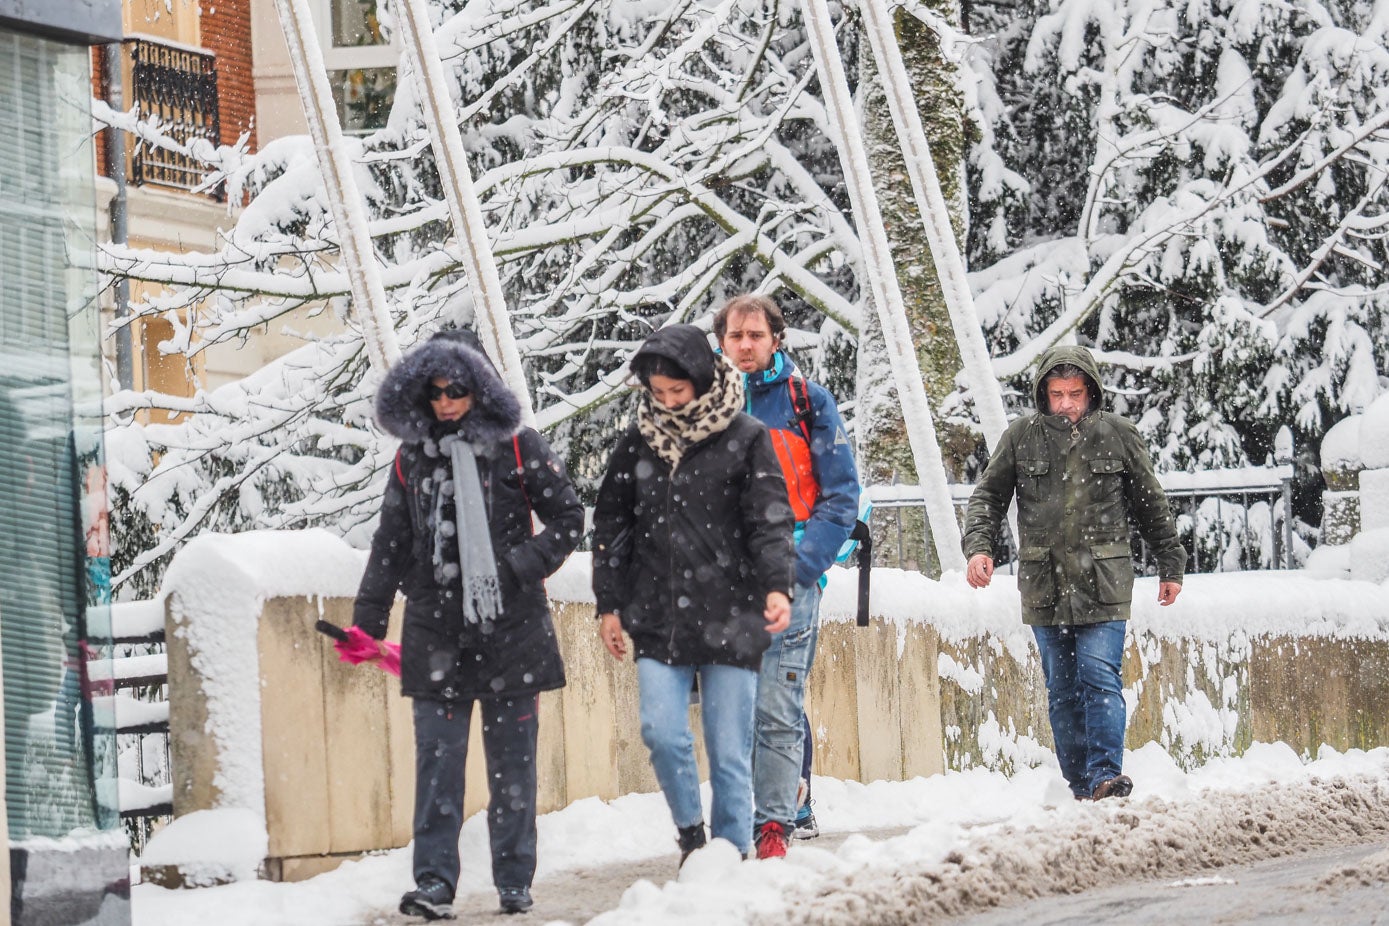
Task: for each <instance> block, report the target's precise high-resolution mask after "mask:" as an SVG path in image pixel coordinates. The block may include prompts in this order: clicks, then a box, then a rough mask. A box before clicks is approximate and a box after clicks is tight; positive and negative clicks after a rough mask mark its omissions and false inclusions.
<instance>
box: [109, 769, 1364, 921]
mask: <svg viewBox="0 0 1389 926" xmlns="http://www.w3.org/2000/svg"><path fill="white" fill-rule="evenodd" d="M1125 770H1126V771H1127V772H1128V773H1129V774H1131V775H1132V776H1133V778H1134V781H1135V783H1136V786H1137V787H1136V791H1135V796H1134V797H1133V798H1129V799H1127V800H1124V801H1112V802H1102V803H1098V804H1085V803H1077V802H1075V801H1073V800H1071V799H1070V797H1069V792H1068V791H1066V789H1065V788H1064V786H1063V785H1062V783H1061V781H1060V777H1059V775H1058V773H1057V772H1056V770H1055V768H1054V767H1050V768H1038V769H1024V770H1022V771H1020V772H1018V773H1016V774H1014V775H1012V776H1011V777H1009V776H1005V775H1003V774H1002V773H999V772H990V771H986V770H982V769H976V770H971V771H967V772H952V773H950V774H947V775H941V776H935V777H933V778H929V779H914V780H912V781H907V782H874V783H872V784H868V785H864V784H860V783H858V782H846V781H835V780H832V779H817V780H816V801H817V803H816V813H817V816H818V817H819V819H820V822H821V826H822V827H823V829H824V830H825V832H826V836H825V837H822V838H821V839H820V840H816V841H814V842H810V843H798V844H797V845H796V846H795V847H794V848H793V850H792V854H791V856H790V857H789V858H788V859H786V860H785V861H772V862H742V861H739V860H738V858H737V854H736V852H734V850H733V849H732V847H731V846H728V845H727V844H725V843H715V844H713V845H712V846H711V847H710V848H708V849H705V850H703V851H701V852H699V853H696V854H695V855H694V856H693V857H692V858H691V859H690V862H689V863H688V864H687V865H686V866H685V869H684V871H683V872H682V873H681V876H680V880H678V881H675V880H672V878H673V877H674V867H675V862H676V860H677V859H676V855H675V852H674V850H673V847H672V840H673V838H674V835H673V830H672V828H671V824H670V818H669V814H668V813H667V811H666V809H665V805H664V804H663V803H662V801H661V798H660V796H659V795H655V794H635V795H627V796H625V797H622V798H619V799H617V800H614V801H611V802H608V803H604V802H602V801H599V800H597V799H588V800H583V801H578V802H576V803H575V804H572V805H570V806H569V807H567V808H565V809H564V810H561V811H558V812H556V813H552V814H547V815H546V816H544V817H542V818H541V821H540V849H539V856H540V870H539V872H538V877H537V883H536V892H535V893H536V900H537V906H536V909H535V911H534V912H533V913H532V914H531V915H530V917H529V918H528V920H529V921H530V922H533V923H550V922H555V921H557V920H556V918H557V917H566V918H567V917H574V919H568V920H567V921H568V922H579V921H580V920H581V919H582V917H584V916H587V915H588V914H589V913H590V912H591V911H594V910H599V909H602V910H606V912H604V913H602V914H601V915H599V916H598V917H597V918H596V919H595V922H596V923H597V924H600V926H616V924H642V926H646V924H652V923H661V924H663V926H664V924H682V923H685V924H690V926H694V924H699V926H705V924H710V923H759V922H765V923H773V922H775V923H777V924H786V923H822V924H840V923H851V922H852V923H855V924H858V923H863V922H873V923H917V922H922V921H927V920H934V921H939V920H940V919H943V918H945V917H947V916H960V915H967V914H974V913H983V912H987V911H988V910H989V909H990V908H991V906H992V905H993V904H997V903H1009V904H1012V903H1021V902H1025V901H1027V900H1028V898H1037V897H1040V898H1043V899H1042V900H1040V901H1039V903H1040V905H1041V908H1043V909H1045V908H1046V903H1047V899H1046V895H1047V894H1048V893H1049V892H1054V891H1072V892H1077V891H1085V890H1088V889H1091V888H1098V887H1108V886H1111V885H1113V884H1114V883H1115V881H1116V879H1118V878H1126V879H1129V880H1130V881H1134V882H1137V881H1142V880H1145V879H1147V880H1150V881H1167V882H1170V881H1175V880H1179V879H1182V878H1187V877H1192V876H1193V875H1195V874H1196V873H1198V872H1200V873H1204V874H1206V875H1216V876H1218V875H1219V872H1218V871H1211V870H1209V869H1212V868H1214V867H1216V866H1222V865H1231V864H1239V863H1241V862H1247V863H1254V862H1258V861H1259V860H1262V859H1272V858H1279V857H1283V856H1288V855H1291V854H1294V853H1298V852H1303V851H1305V850H1307V849H1312V848H1316V847H1318V846H1322V847H1335V846H1354V845H1360V844H1364V843H1367V842H1371V841H1374V840H1376V839H1389V749H1376V750H1373V751H1371V752H1369V753H1365V752H1356V751H1352V752H1349V753H1346V754H1344V755H1341V754H1336V753H1333V752H1331V751H1329V750H1326V751H1324V754H1323V755H1322V756H1321V757H1319V758H1318V759H1317V760H1315V761H1312V762H1310V763H1305V764H1304V763H1303V762H1302V761H1301V760H1300V759H1299V758H1298V756H1297V755H1296V754H1295V753H1293V751H1292V750H1291V749H1289V748H1288V747H1286V746H1282V745H1256V746H1254V747H1253V748H1251V749H1250V750H1249V751H1248V753H1247V754H1246V755H1245V756H1244V757H1242V758H1239V759H1216V760H1212V761H1211V762H1209V763H1208V764H1207V765H1205V766H1203V767H1201V768H1198V769H1196V770H1194V771H1192V772H1190V773H1187V772H1183V771H1182V770H1181V769H1179V768H1178V767H1177V766H1176V765H1175V764H1174V763H1173V762H1172V760H1171V759H1170V758H1169V757H1168V756H1167V754H1166V753H1165V752H1163V751H1162V749H1161V748H1159V747H1157V746H1156V745H1149V746H1147V747H1144V748H1143V749H1140V750H1138V751H1137V752H1134V753H1130V754H1129V756H1128V758H1127V762H1126V767H1125ZM1327 782H1336V783H1335V784H1334V785H1328V784H1327ZM881 830H896V831H897V832H898V833H899V835H892V836H886V837H884V836H882V834H881V833H875V834H874V837H873V838H870V836H869V835H866V834H867V833H869V832H871V831H881ZM831 834H840V835H843V836H844V838H843V840H842V843H840V844H839V845H838V846H835V845H834V842H835V841H836V840H835V839H832V838H831ZM461 843H462V852H463V858H464V873H463V883H462V884H461V885H460V898H459V905H458V911H459V914H460V915H461V916H466V917H467V918H466V919H464V920H462V921H463V922H492V923H496V922H499V921H498V920H496V919H495V917H494V913H493V911H494V910H495V902H496V898H495V894H494V893H493V892H492V889H491V883H490V874H489V871H488V868H489V866H488V862H487V849H486V833H485V825H484V820H483V817H482V816H481V815H477V816H474V817H472V818H470V819H469V820H468V821H467V823H466V824H465V826H464V831H463V838H462V840H461ZM589 882H595V883H589ZM596 882H601V883H596ZM575 885H581V886H580V887H576V886H575ZM409 886H410V857H409V852H408V851H407V850H396V851H393V852H388V853H384V854H382V855H378V856H373V857H369V858H366V859H363V860H361V861H358V862H351V863H347V864H345V865H343V866H342V867H341V868H339V869H338V870H336V871H333V872H329V873H327V874H324V875H320V876H319V877H317V878H314V879H312V880H310V881H306V882H302V883H299V884H273V883H268V882H243V883H239V884H232V885H227V886H224V887H218V888H210V889H203V890H196V891H169V890H165V889H162V888H157V887H153V886H150V885H139V886H137V887H136V888H135V890H134V912H135V915H134V922H135V926H187V924H189V923H198V924H199V926H242V924H244V926H252V924H255V926H278V924H284V926H290V924H293V926H368V924H370V926H387V924H395V923H398V922H405V920H404V918H401V917H399V916H398V914H396V913H395V912H394V911H395V905H396V903H397V901H398V900H399V897H400V894H401V892H402V891H404V890H405V889H407V888H408V887H409ZM581 895H583V896H581ZM870 911H871V913H870ZM558 921H566V920H558Z"/></svg>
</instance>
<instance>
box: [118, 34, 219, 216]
mask: <svg viewBox="0 0 1389 926" xmlns="http://www.w3.org/2000/svg"><path fill="white" fill-rule="evenodd" d="M126 45H127V46H128V47H129V48H130V60H131V79H130V87H131V96H132V99H133V100H134V101H135V105H136V107H137V112H138V115H139V117H140V118H141V119H149V118H151V117H155V118H157V119H158V121H159V127H160V131H161V133H163V134H164V135H167V136H169V137H171V138H174V139H175V140H177V141H178V142H179V143H181V144H184V145H186V144H188V143H189V142H190V141H193V140H194V139H196V138H205V139H207V140H208V141H209V142H211V143H212V144H214V145H216V144H218V142H219V141H220V138H221V121H220V119H219V118H218V113H217V68H216V59H215V56H214V55H213V54H212V53H211V52H205V51H200V50H198V49H194V48H188V47H185V46H179V45H170V44H165V43H163V42H160V41H157V40H153V39H147V38H138V39H128V40H127V41H126ZM205 175H206V168H205V167H204V166H203V165H201V164H200V163H198V162H197V161H195V160H194V159H192V158H190V157H187V156H186V155H183V154H179V153H178V152H175V151H170V150H168V149H167V148H161V147H159V146H157V145H152V144H150V143H149V142H148V141H146V140H144V139H138V140H137V141H136V143H135V151H134V153H133V155H132V158H131V165H130V181H131V182H132V183H134V184H137V185H138V184H144V183H149V184H157V185H158V186H166V187H174V188H176V189H180V190H193V189H196V188H198V187H199V186H201V185H202V182H203V178H204V176H205ZM208 192H209V193H211V194H212V195H218V192H217V191H208Z"/></svg>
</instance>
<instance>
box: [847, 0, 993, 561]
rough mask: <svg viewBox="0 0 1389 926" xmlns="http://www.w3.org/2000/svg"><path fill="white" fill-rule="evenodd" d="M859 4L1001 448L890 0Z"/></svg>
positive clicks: (977, 397) (985, 356)
mask: <svg viewBox="0 0 1389 926" xmlns="http://www.w3.org/2000/svg"><path fill="white" fill-rule="evenodd" d="M859 9H860V10H861V11H862V12H863V20H864V24H865V25H866V26H867V31H868V43H869V45H870V46H871V47H872V49H873V58H874V60H876V61H877V64H878V75H879V77H881V79H882V82H883V89H884V90H885V91H886V96H887V105H888V109H889V110H891V112H892V125H893V128H894V129H896V131H897V141H898V144H900V145H901V146H902V158H903V160H904V161H906V164H907V175H908V176H909V177H910V178H911V181H912V191H913V192H914V193H915V194H916V208H917V211H918V212H920V213H921V220H922V222H923V224H924V225H925V228H926V241H927V243H928V244H929V245H930V247H931V257H932V258H933V259H934V260H935V264H936V278H937V279H939V280H940V287H941V294H942V295H943V296H944V297H945V306H946V309H947V310H948V311H949V312H950V326H951V327H952V328H954V329H955V342H956V343H957V344H959V346H960V358H961V360H962V361H963V363H964V368H965V376H966V377H967V378H968V380H969V385H970V390H971V391H972V392H973V393H974V407H975V409H976V410H977V411H978V413H979V425H980V428H981V429H982V430H983V432H984V442H985V443H986V444H987V445H988V448H989V453H993V452H994V451H995V450H997V449H998V441H999V438H1001V437H1003V432H1004V431H1006V430H1008V413H1007V411H1006V410H1005V409H1004V407H1003V391H1002V390H1001V389H999V388H998V377H997V376H996V375H995V373H994V369H993V358H992V357H990V356H989V345H988V344H987V343H986V342H985V340H984V329H983V326H981V325H980V324H979V313H978V312H976V311H975V310H974V294H973V293H972V292H971V291H970V288H969V277H968V275H967V270H966V267H965V258H964V255H962V254H961V253H960V246H959V243H958V242H956V240H955V229H954V228H953V227H951V225H950V207H949V206H947V205H946V202H945V194H944V193H942V192H941V188H940V178H939V177H937V176H936V160H935V158H934V157H933V156H932V155H931V145H930V143H929V141H928V140H927V138H926V127H925V126H923V125H922V124H921V113H920V111H918V110H917V108H916V98H915V96H914V95H913V94H912V87H911V79H910V78H909V77H908V76H907V67H906V65H905V64H904V63H903V61H902V52H901V46H900V45H899V44H898V42H897V30H896V29H894V28H893V24H892V11H891V9H890V8H889V4H888V0H862V2H860V4H859ZM1008 527H1009V529H1010V530H1011V531H1012V532H1013V536H1014V537H1018V536H1019V534H1018V505H1017V501H1016V499H1015V500H1014V501H1013V502H1012V504H1010V505H1009V506H1008Z"/></svg>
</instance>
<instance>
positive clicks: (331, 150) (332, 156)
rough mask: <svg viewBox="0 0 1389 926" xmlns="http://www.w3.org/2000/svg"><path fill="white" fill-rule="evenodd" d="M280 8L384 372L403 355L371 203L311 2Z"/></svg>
mask: <svg viewBox="0 0 1389 926" xmlns="http://www.w3.org/2000/svg"><path fill="white" fill-rule="evenodd" d="M275 7H276V10H277V11H278V12H279V15H280V27H281V28H282V29H283V30H284V33H285V44H286V45H288V46H289V60H290V64H291V65H292V66H293V68H294V82H295V83H296V84H298V86H299V99H300V101H301V102H302V103H303V104H304V117H305V119H306V121H307V122H308V124H309V136H310V137H311V138H312V139H313V144H314V150H315V151H316V152H317V153H318V163H319V167H320V169H321V170H322V172H323V184H324V186H325V187H326V188H327V193H328V205H329V208H330V209H331V210H332V213H333V225H334V226H335V227H336V228H337V232H338V248H339V250H340V251H341V254H342V262H343V266H344V269H345V270H346V272H347V279H348V285H349V287H350V289H351V292H352V307H353V309H355V311H356V315H357V320H358V323H359V324H360V325H361V326H362V338H363V340H364V341H365V343H366V347H367V356H368V357H369V358H370V360H371V365H372V366H373V367H374V368H375V369H376V370H377V371H378V372H379V373H385V372H386V370H388V369H390V367H391V365H392V364H394V363H395V362H396V361H397V360H399V359H400V345H399V344H398V343H397V341H396V337H395V328H394V327H393V326H392V325H391V316H390V313H389V312H388V311H387V309H386V288H385V286H383V285H382V283H381V268H380V266H379V265H378V264H377V262H376V252H375V251H374V250H373V249H372V246H371V236H370V235H369V234H368V233H367V214H366V205H365V203H364V201H363V200H362V194H361V191H360V190H359V189H358V188H357V179H356V177H355V176H354V175H353V173H352V170H353V167H352V159H351V158H350V157H348V155H347V146H346V144H345V143H344V140H343V135H342V126H341V125H340V124H339V122H338V111H337V108H336V106H334V104H333V93H332V90H331V89H330V88H329V86H328V74H327V71H326V70H325V69H324V66H323V52H322V50H321V49H320V48H319V47H318V35H317V33H315V31H314V24H313V19H312V17H311V16H310V15H309V7H308V0H275Z"/></svg>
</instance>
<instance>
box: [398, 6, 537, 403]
mask: <svg viewBox="0 0 1389 926" xmlns="http://www.w3.org/2000/svg"><path fill="white" fill-rule="evenodd" d="M396 9H397V10H398V11H399V14H400V23H401V26H402V29H401V33H402V37H403V38H404V41H405V47H406V48H408V49H409V50H410V53H411V56H412V57H413V58H414V61H415V68H414V71H415V77H416V82H417V84H418V87H419V96H420V108H421V110H423V113H424V121H425V125H426V127H428V129H429V135H430V138H431V139H432V141H433V147H434V161H435V163H436V164H437V166H438V169H439V180H440V181H441V183H442V185H443V188H444V199H445V200H446V201H447V202H448V207H449V218H450V219H451V220H452V223H453V232H454V236H455V237H456V239H457V241H458V245H459V248H460V249H461V250H462V252H463V259H464V264H465V271H466V273H467V274H468V285H469V287H470V288H471V289H472V293H473V306H474V308H475V310H476V311H475V317H476V320H477V328H478V338H479V339H480V340H481V341H482V345H483V347H484V348H485V349H486V350H487V352H488V353H489V354H490V355H491V356H492V359H493V360H495V361H496V362H497V365H498V366H499V367H500V368H501V372H502V376H503V377H504V378H505V379H506V382H507V385H508V386H510V387H511V391H512V392H514V393H516V397H517V398H518V399H520V400H521V411H522V415H523V416H524V420H525V422H526V424H528V425H531V426H534V425H535V407H534V405H533V404H532V403H531V396H530V389H529V387H528V386H527V384H526V374H525V369H524V368H523V367H522V365H521V352H520V350H519V349H518V348H517V346H516V337H515V335H514V334H513V332H512V330H511V316H510V313H509V312H508V311H507V308H506V296H505V294H504V293H503V292H502V282H501V277H500V276H499V275H498V274H497V262H496V259H495V258H494V257H493V255H492V248H491V246H490V245H489V243H488V241H487V234H486V226H485V225H484V223H483V220H482V207H481V206H480V205H479V204H478V198H477V191H476V189H475V188H474V187H473V175H472V172H471V171H469V169H468V159H467V154H466V153H465V152H464V150H463V136H462V133H460V132H459V130H458V121H457V117H456V116H455V110H454V107H453V99H452V97H451V96H450V95H449V88H448V83H447V80H446V75H445V73H444V64H443V61H442V60H440V58H439V48H438V45H437V44H436V43H435V41H434V31H433V29H432V28H431V26H430V22H429V13H428V11H427V10H426V9H425V5H424V2H423V0H396Z"/></svg>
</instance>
